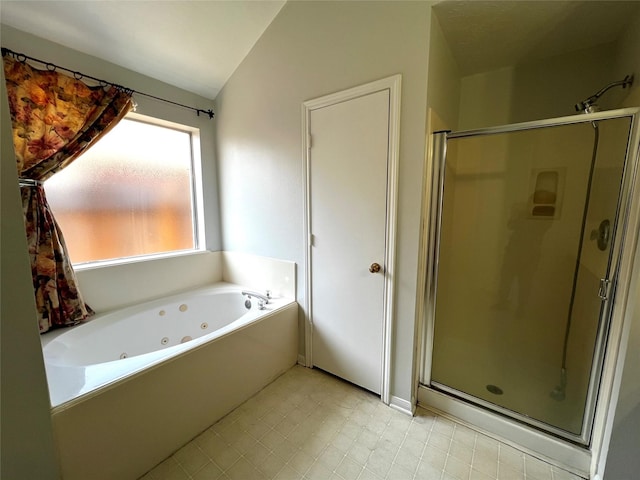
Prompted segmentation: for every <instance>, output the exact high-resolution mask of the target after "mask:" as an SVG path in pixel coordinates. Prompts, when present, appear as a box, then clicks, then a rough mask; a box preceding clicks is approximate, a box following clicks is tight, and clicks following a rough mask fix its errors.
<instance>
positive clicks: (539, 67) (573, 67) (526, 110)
mask: <svg viewBox="0 0 640 480" xmlns="http://www.w3.org/2000/svg"><path fill="white" fill-rule="evenodd" d="M615 52H616V44H615V43H609V44H604V45H599V46H596V47H593V48H587V49H583V50H579V51H576V52H571V53H567V54H563V55H558V56H555V57H551V58H546V59H542V60H536V61H528V62H523V63H521V64H518V65H513V66H509V67H505V68H501V69H498V70H493V71H489V72H483V73H478V74H475V75H469V76H466V77H464V78H462V80H461V97H460V123H459V125H458V129H459V130H469V129H475V128H483V127H491V126H496V125H505V124H508V123H518V122H528V121H532V120H541V119H545V118H554V117H562V116H566V115H574V114H576V111H575V108H574V105H575V104H576V103H578V102H579V101H581V100H584V99H585V98H587V97H589V96H590V95H593V94H594V93H596V92H597V91H598V90H600V89H601V88H602V87H603V86H605V85H607V84H609V83H611V82H613V81H616V80H619V78H617V77H615V75H613V73H612V72H613V70H614V62H615V56H616V55H615ZM619 101H620V99H619V98H617V97H614V96H609V95H607V96H604V97H602V99H601V101H600V102H599V104H600V105H601V106H602V107H603V109H607V108H615V106H616V102H618V103H619Z"/></svg>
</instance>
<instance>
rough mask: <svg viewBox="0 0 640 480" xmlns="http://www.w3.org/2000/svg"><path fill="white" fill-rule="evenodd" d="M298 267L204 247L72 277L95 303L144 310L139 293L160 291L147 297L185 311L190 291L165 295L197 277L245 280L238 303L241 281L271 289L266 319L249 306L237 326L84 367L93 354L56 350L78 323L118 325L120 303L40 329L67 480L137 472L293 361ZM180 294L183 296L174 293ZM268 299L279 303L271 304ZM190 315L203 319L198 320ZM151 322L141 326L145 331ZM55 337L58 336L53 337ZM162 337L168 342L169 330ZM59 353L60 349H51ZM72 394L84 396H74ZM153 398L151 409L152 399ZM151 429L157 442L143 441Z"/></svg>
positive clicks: (78, 331)
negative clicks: (86, 318) (68, 325)
mask: <svg viewBox="0 0 640 480" xmlns="http://www.w3.org/2000/svg"><path fill="white" fill-rule="evenodd" d="M154 262H155V263H156V264H155V265H154ZM158 263H159V264H160V265H161V266H158ZM295 268H296V266H295V264H294V263H293V262H288V261H283V260H277V259H272V258H264V257H259V256H255V255H247V254H238V253H235V252H201V253H196V254H192V255H186V256H182V257H172V258H157V259H155V260H149V261H147V262H144V263H143V264H142V265H140V264H138V263H137V262H133V263H127V264H120V265H112V266H109V267H102V268H99V269H98V268H95V269H87V270H81V271H80V272H79V282H80V284H81V286H82V287H83V288H84V286H85V283H82V282H85V281H86V285H87V286H88V287H89V288H87V289H86V291H87V301H88V302H90V301H91V302H93V303H94V304H95V305H97V307H96V308H99V311H102V312H105V311H112V310H114V309H117V308H120V307H122V306H123V305H132V304H133V306H132V307H130V308H129V309H126V308H125V309H124V310H125V313H126V312H127V311H130V312H132V313H133V314H135V313H138V312H139V311H140V310H141V308H142V307H140V306H139V304H140V303H141V302H144V301H148V300H150V299H153V298H155V299H158V300H155V301H151V302H150V305H151V306H153V308H154V311H155V310H158V312H161V311H165V312H166V311H167V310H168V309H169V308H170V307H166V308H165V307H164V306H163V305H165V304H166V303H167V302H169V301H171V299H172V298H173V299H174V303H176V302H177V303H176V305H178V304H180V305H183V304H184V305H185V307H183V310H185V312H184V313H185V314H187V313H188V312H189V306H190V304H192V303H193V300H188V298H189V297H188V295H189V293H184V294H177V296H174V297H170V298H166V299H165V297H167V295H170V294H175V293H176V292H185V291H187V292H188V290H193V289H194V288H195V287H198V286H202V285H203V283H204V284H211V283H215V282H229V281H235V282H237V281H242V282H244V283H243V284H242V287H236V288H235V291H236V294H237V295H238V297H239V298H238V302H240V304H241V302H242V299H241V298H240V293H239V290H240V289H247V290H254V291H258V292H261V293H264V292H266V290H270V291H271V292H272V293H271V294H272V296H273V297H274V301H273V303H272V304H270V305H268V306H267V307H268V308H267V310H266V316H265V317H264V318H262V319H258V320H255V319H254V318H255V315H254V314H256V315H257V314H260V313H262V312H261V311H260V310H257V309H256V308H253V309H252V311H253V313H251V312H249V313H248V314H247V316H245V317H243V318H244V320H242V319H240V320H238V322H239V323H238V325H237V328H238V330H236V331H233V330H232V327H231V326H229V327H225V329H224V330H222V334H223V336H222V337H220V338H216V339H215V340H211V338H210V337H212V336H215V335H216V334H211V335H209V336H208V337H203V338H201V339H198V338H195V337H196V335H195V334H191V336H192V337H194V340H192V341H188V342H186V343H181V344H177V345H174V346H172V347H170V348H168V349H167V350H159V351H156V352H152V353H148V354H147V355H139V356H132V357H131V358H125V359H123V360H122V361H120V363H118V362H115V363H113V364H112V365H111V366H110V365H109V364H105V363H98V364H96V365H88V366H87V365H85V364H87V363H91V362H90V361H89V362H84V361H83V360H82V359H81V358H75V359H71V358H68V359H67V360H65V359H64V358H62V357H61V356H60V355H62V356H64V355H67V354H66V353H65V349H66V346H65V345H66V344H67V343H68V341H67V338H71V339H72V338H73V337H78V336H80V337H81V336H82V335H83V333H82V332H83V330H82V329H83V328H85V330H86V329H93V328H94V327H97V326H98V325H99V324H100V323H101V321H103V322H104V321H106V322H108V323H109V325H112V326H111V327H109V328H111V329H113V328H117V325H118V324H117V321H118V319H119V315H120V313H119V312H118V311H116V312H114V313H113V314H107V315H106V316H105V317H104V318H103V319H102V320H101V318H100V317H101V315H98V316H97V317H96V318H95V319H94V320H92V321H91V322H95V323H89V324H88V325H84V326H78V327H75V329H74V330H72V331H69V332H68V337H65V333H64V332H63V331H54V332H50V333H48V334H45V335H43V336H42V338H41V340H42V342H43V344H44V345H45V352H47V351H48V350H47V349H49V350H51V351H52V352H53V355H54V356H53V357H52V360H51V361H50V362H48V363H47V372H48V381H49V390H50V392H51V401H52V404H53V405H54V409H53V411H52V414H53V427H54V434H55V438H56V443H57V448H58V451H59V456H60V465H61V469H62V472H63V475H64V478H65V480H72V479H78V480H84V479H87V478H91V479H92V480H99V479H104V480H111V479H113V478H133V477H135V476H139V475H142V474H143V473H144V472H145V471H147V470H148V469H149V468H151V467H152V466H153V465H154V464H155V463H157V462H159V461H160V460H161V459H162V458H164V457H166V456H167V455H169V454H170V453H171V452H172V451H174V450H175V449H176V448H177V447H179V446H180V445H181V444H182V443H184V442H186V441H187V440H189V439H190V438H192V437H193V436H194V435H196V434H198V433H199V432H201V431H202V430H204V429H205V428H207V427H208V426H209V425H211V423H213V422H214V421H216V420H217V419H219V418H221V417H222V416H223V415H225V414H226V413H228V412H229V411H230V410H231V409H233V408H234V407H236V406H237V405H238V404H240V403H241V402H243V401H245V400H246V399H247V398H248V397H249V396H251V395H252V394H254V393H256V392H257V391H258V390H260V389H261V388H262V387H264V386H265V385H266V384H267V383H269V382H270V381H271V380H273V379H274V378H275V377H276V376H278V375H279V374H281V373H282V372H284V371H285V370H286V369H288V368H290V367H291V366H292V365H294V364H295V363H296V362H297V361H298V352H297V345H298V305H297V304H296V303H295V301H293V300H294V297H293V296H294V295H295V288H294V286H295V275H296V270H295ZM154 270H163V271H166V272H168V274H167V275H165V276H153V275H152V274H151V273H150V272H152V271H154ZM253 273H255V276H254V275H253ZM145 274H146V275H145ZM105 281H112V282H114V287H117V288H112V289H109V290H108V291H105V289H104V288H100V286H101V285H104V284H105V283H104V282H105ZM218 285H220V287H219V288H218V289H222V290H225V289H226V290H229V288H232V289H233V287H230V286H229V285H228V284H227V283H218ZM205 290H208V289H205ZM183 295H185V300H184V301H182V300H180V298H182V296H183ZM174 306H175V305H174ZM176 308H177V307H176ZM271 308H276V309H278V310H277V311H275V312H273V311H272V310H270V309H271ZM174 310H175V308H174ZM212 310H214V311H217V308H215V307H212ZM158 314H159V313H158ZM195 321H196V323H198V324H199V323H200V321H199V320H198V319H196V320H195ZM210 323H213V320H212V321H210ZM148 330H149V329H148V328H147V329H144V331H145V332H146V333H149V332H148ZM181 331H182V330H181ZM131 334H132V335H133V332H131ZM176 335H178V336H180V335H182V334H176ZM167 336H168V337H171V335H167ZM59 337H62V338H60V339H59V342H62V343H60V345H59V346H58V345H56V341H57V340H58V338H59ZM78 341H80V342H81V343H84V342H83V341H82V340H81V339H80V340H78ZM167 341H168V342H174V343H175V339H173V340H171V339H168V340H167ZM204 342H206V343H204ZM49 343H51V345H49ZM170 344H171V343H170ZM192 347H193V348H192ZM56 348H57V350H56ZM56 351H57V352H59V353H57V354H56V353H55V352H56ZM94 353H95V352H94ZM116 353H117V352H116ZM116 353H113V355H111V356H114V355H116ZM56 355H57V356H58V357H60V358H55V357H56ZM115 358H117V357H115ZM103 361H104V359H103ZM143 364H146V366H145V365H143ZM145 368H146V370H144V369H145ZM74 378H75V379H77V380H78V381H77V382H75V383H77V385H76V384H74ZM119 379H120V380H119ZM60 382H62V383H60ZM92 388H93V389H95V390H91V389H92ZM78 394H79V395H81V396H80V397H78V398H75V396H77V395H78ZM151 404H152V405H153V408H149V405H151ZM134 419H135V421H134ZM148 438H153V439H154V441H153V442H151V443H149V442H148V441H147V439H148ZM78 445H83V447H80V448H81V449H84V448H85V447H84V446H86V451H83V452H81V453H80V454H79V453H78V448H79V447H78ZM140 445H146V446H145V447H144V448H140ZM105 451H108V452H109V455H108V456H105V455H104V452H105Z"/></svg>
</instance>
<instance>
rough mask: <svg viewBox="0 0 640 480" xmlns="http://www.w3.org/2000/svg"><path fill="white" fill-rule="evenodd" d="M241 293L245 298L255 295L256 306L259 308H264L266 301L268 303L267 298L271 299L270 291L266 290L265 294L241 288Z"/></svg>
mask: <svg viewBox="0 0 640 480" xmlns="http://www.w3.org/2000/svg"><path fill="white" fill-rule="evenodd" d="M242 295H245V296H246V297H247V298H249V299H250V298H251V297H255V298H257V299H258V308H259V309H260V310H264V309H265V308H266V307H265V305H266V304H267V303H269V300H270V299H271V291H269V290H267V293H266V295H262V294H260V293H258V292H251V291H249V290H243V291H242Z"/></svg>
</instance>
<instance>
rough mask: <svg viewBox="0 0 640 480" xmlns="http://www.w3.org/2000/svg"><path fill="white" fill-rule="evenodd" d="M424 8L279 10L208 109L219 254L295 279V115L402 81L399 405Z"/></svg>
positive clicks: (298, 160)
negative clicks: (372, 85)
mask: <svg viewBox="0 0 640 480" xmlns="http://www.w3.org/2000/svg"><path fill="white" fill-rule="evenodd" d="M428 7H429V4H428V3H426V2H395V1H394V2H375V1H374V2H289V3H287V4H286V5H285V6H284V7H283V9H282V10H281V11H280V13H279V15H278V16H277V17H276V19H275V20H274V21H273V23H272V24H271V25H270V26H269V28H267V30H266V31H265V33H264V35H263V36H262V37H261V38H260V40H259V41H258V42H257V43H256V45H255V47H254V48H253V50H252V51H251V52H250V53H249V55H248V56H247V57H246V58H245V59H244V61H243V62H242V64H241V65H240V66H239V67H238V69H237V70H236V71H235V73H234V74H233V75H232V77H231V78H230V79H229V81H228V82H227V84H226V85H225V87H224V88H223V89H222V91H221V93H220V94H219V95H218V97H217V98H216V107H217V114H218V120H217V122H216V128H217V132H216V133H217V148H218V150H217V158H218V160H219V165H220V197H221V218H222V225H223V246H224V249H225V250H231V251H243V252H248V253H252V254H257V255H264V256H270V257H276V258H282V259H287V260H293V261H295V262H296V263H297V264H298V272H299V275H298V278H299V279H303V278H304V270H303V268H304V264H303V258H304V257H303V253H304V248H305V245H304V232H303V223H302V222H303V186H304V179H303V177H302V172H303V170H302V167H303V155H302V143H301V137H302V132H301V128H302V119H301V111H302V103H303V102H304V101H305V100H309V99H313V98H316V97H320V96H322V95H325V94H329V93H332V92H337V91H340V90H344V89H347V88H350V87H354V86H357V85H360V84H364V83H367V82H370V81H373V80H377V79H380V78H384V77H387V76H390V75H393V74H396V73H401V74H402V76H403V77H402V104H401V121H400V125H401V126H400V129H401V134H400V162H399V188H398V192H399V193H398V196H399V198H398V201H399V203H398V235H397V263H396V265H397V267H396V268H397V277H396V279H395V280H396V285H397V297H396V305H397V311H396V315H395V331H394V332H393V337H394V343H393V347H392V365H393V371H392V384H391V394H392V395H395V396H397V397H400V398H402V399H404V400H407V401H408V400H410V398H411V390H412V377H411V372H412V362H413V354H414V352H413V345H414V341H413V340H414V338H413V337H414V325H415V322H414V317H415V311H414V309H415V303H416V302H415V293H416V292H415V289H416V278H417V253H418V252H417V250H418V238H419V227H420V203H421V194H422V175H423V162H424V144H425V143H424V132H425V117H426V109H425V105H426V89H427V47H428V42H429V38H428V33H429V22H430V19H429V8H428ZM304 296H305V290H304V284H303V282H302V281H299V282H298V292H297V298H298V301H299V302H301V303H304V302H305V298H304ZM301 330H302V329H301ZM301 340H302V339H301ZM300 351H301V353H302V352H303V344H302V342H301V344H300Z"/></svg>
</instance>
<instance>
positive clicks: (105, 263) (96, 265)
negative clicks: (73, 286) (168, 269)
mask: <svg viewBox="0 0 640 480" xmlns="http://www.w3.org/2000/svg"><path fill="white" fill-rule="evenodd" d="M206 253H209V251H208V250H205V249H204V248H202V249H193V250H180V251H174V252H164V253H155V254H151V255H139V256H136V257H125V258H114V259H110V260H99V261H96V262H85V263H74V264H73V269H74V270H75V271H76V272H82V271H87V270H96V269H101V268H106V267H114V266H118V265H130V264H136V263H146V262H152V261H154V260H162V259H166V258H176V257H190V256H195V255H204V254H206Z"/></svg>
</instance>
